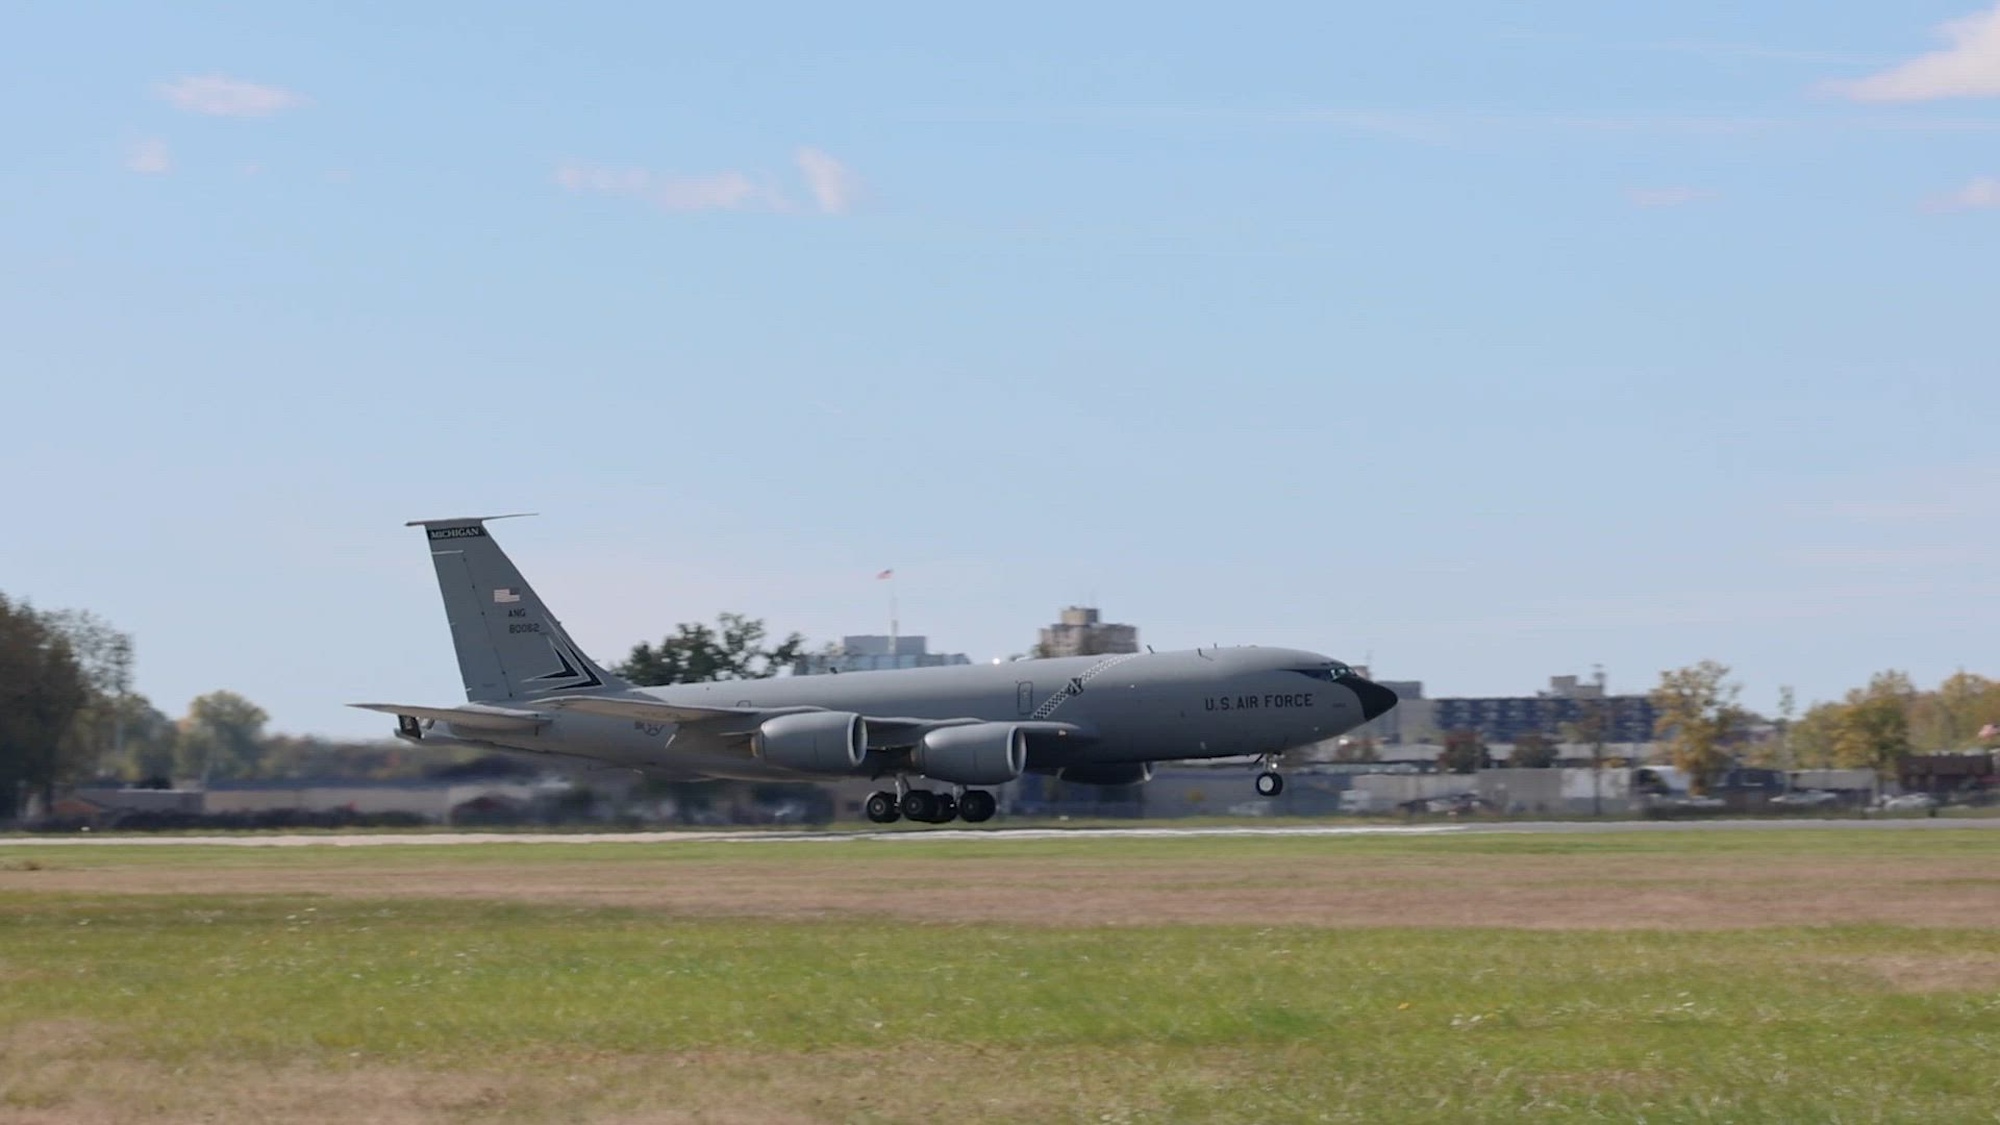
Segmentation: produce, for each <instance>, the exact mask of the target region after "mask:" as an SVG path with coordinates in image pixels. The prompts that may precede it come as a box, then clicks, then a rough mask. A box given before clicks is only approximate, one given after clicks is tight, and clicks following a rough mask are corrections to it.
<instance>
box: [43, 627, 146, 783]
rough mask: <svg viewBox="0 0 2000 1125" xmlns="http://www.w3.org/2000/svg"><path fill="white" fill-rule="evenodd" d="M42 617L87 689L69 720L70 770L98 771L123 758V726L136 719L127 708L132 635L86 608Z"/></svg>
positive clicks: (130, 703) (66, 750)
mask: <svg viewBox="0 0 2000 1125" xmlns="http://www.w3.org/2000/svg"><path fill="white" fill-rule="evenodd" d="M43 620H44V621H46V622H47V624H48V626H49V628H51V629H53V630H54V631H55V632H57V633H59V634H61V636H62V637H63V639H64V640H66V641H68V642H69V647H70V651H71V652H73V653H75V654H76V661H77V666H78V668H79V669H80V670H81V671H82V672H83V677H84V682H85V684H86V685H87V686H88V688H89V695H88V697H87V698H86V699H85V701H84V705H83V707H82V708H80V709H79V710H78V712H77V715H76V719H75V721H74V722H73V723H72V724H71V727H70V731H69V735H68V741H67V744H66V745H65V748H64V753H65V757H67V758H68V759H69V761H70V762H71V763H72V765H73V769H72V772H74V773H76V774H79V775H94V774H97V773H100V772H102V770H103V769H104V768H105V766H106V765H109V764H112V763H113V762H114V761H115V760H117V759H121V758H122V757H123V752H124V742H125V734H126V728H127V726H128V725H129V724H130V723H131V722H132V721H133V720H134V719H136V718H139V716H138V715H137V714H135V712H134V709H133V703H134V699H133V695H132V638H131V637H130V636H129V635H127V634H125V633H123V632H120V631H119V630H117V629H115V628H113V627H112V626H111V623H110V622H108V621H106V620H104V619H103V618H102V617H99V616H97V615H96V614H94V613H92V612H90V611H89V610H82V609H65V610H58V611H57V612H55V613H51V614H47V615H46V616H45V617H44V618H43Z"/></svg>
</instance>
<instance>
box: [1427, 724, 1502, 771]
mask: <svg viewBox="0 0 2000 1125" xmlns="http://www.w3.org/2000/svg"><path fill="white" fill-rule="evenodd" d="M1437 764H1438V769H1440V770H1443V771H1444V772H1445V773H1473V772H1475V771H1477V770H1483V769H1486V768H1488V767H1490V766H1492V765H1493V759H1492V757H1491V756H1490V755H1488V754H1487V753H1486V742H1485V740H1484V739H1482V738H1480V737H1479V732H1478V731H1476V730H1454V731H1447V732H1446V733H1445V736H1444V748H1443V749H1442V750H1440V751H1439V752H1438V760H1437Z"/></svg>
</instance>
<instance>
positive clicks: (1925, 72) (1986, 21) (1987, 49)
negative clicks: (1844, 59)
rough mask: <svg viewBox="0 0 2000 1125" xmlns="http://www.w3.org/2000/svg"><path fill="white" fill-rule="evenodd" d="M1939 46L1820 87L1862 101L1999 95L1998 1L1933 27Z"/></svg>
mask: <svg viewBox="0 0 2000 1125" xmlns="http://www.w3.org/2000/svg"><path fill="white" fill-rule="evenodd" d="M1938 30H1939V33H1940V34H1942V35H1943V36H1944V38H1945V40H1946V41H1947V43H1948V46H1946V47H1945V48H1944V49H1943V50H1939V51H1933V52H1931V53H1930V54H1927V55H1919V56H1917V57H1916V58H1914V59H1911V60H1910V61H1908V62H1906V63H1902V64H1900V65H1897V66H1893V67H1890V68H1889V69H1888V70H1885V71H1882V72H1881V73H1879V74H1873V75H1870V76H1868V77H1867V78H1862V79H1858V80H1855V81H1851V82H1831V83H1827V84H1826V87H1825V88H1826V89H1827V90H1829V91H1830V92H1832V93H1836V94H1841V95H1844V96H1846V97H1850V98H1853V99H1854V100H1856V101H1862V102H1925V101H1934V100H1937V99H1939V98H1981V97H2000V4H1996V5H1995V6H1994V8H1993V10H1992V11H1990V12H1982V13H1979V14H1977V15H1971V16H1965V17H1963V18H1961V19H1956V20H1952V21H1951V22H1949V23H1947V24H1945V25H1944V26H1942V27H1941V28H1939V29H1938Z"/></svg>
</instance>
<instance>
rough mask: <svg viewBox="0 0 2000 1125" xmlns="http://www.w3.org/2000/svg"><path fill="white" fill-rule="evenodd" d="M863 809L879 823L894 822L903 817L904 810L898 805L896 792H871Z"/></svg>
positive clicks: (871, 818)
mask: <svg viewBox="0 0 2000 1125" xmlns="http://www.w3.org/2000/svg"><path fill="white" fill-rule="evenodd" d="M862 810H863V811H864V812H866V813H867V814H868V819H869V820H872V821H874V822H875V823H877V824H894V823H896V822H897V821H899V820H901V819H903V810H902V809H901V808H900V807H899V806H898V805H897V802H896V795H895V794H894V793H870V794H869V795H868V803H867V804H866V805H863V806H862Z"/></svg>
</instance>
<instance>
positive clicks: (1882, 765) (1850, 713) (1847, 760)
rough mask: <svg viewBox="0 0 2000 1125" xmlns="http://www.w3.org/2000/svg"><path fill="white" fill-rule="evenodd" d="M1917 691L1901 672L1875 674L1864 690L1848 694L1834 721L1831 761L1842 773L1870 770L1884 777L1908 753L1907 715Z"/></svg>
mask: <svg viewBox="0 0 2000 1125" xmlns="http://www.w3.org/2000/svg"><path fill="white" fill-rule="evenodd" d="M1916 698H1917V691H1916V688H1915V687H1914V686H1912V685H1911V683H1910V677H1909V676H1907V675H1904V674H1903V673H1901V672H1878V673H1876V674H1875V675H1874V676H1872V677H1870V678H1869V680H1868V686H1867V687H1865V688H1856V689H1855V690H1853V691H1850V692H1848V693H1847V699H1846V701H1845V702H1844V703H1843V704H1842V705H1841V707H1840V710H1839V711H1838V712H1837V717H1836V718H1835V720H1834V728H1833V761H1834V764H1835V765H1837V766H1839V767H1840V768H1842V769H1856V770H1859V769H1870V770H1874V771H1875V772H1876V773H1878V774H1881V775H1882V776H1884V777H1888V776H1890V775H1891V774H1893V773H1895V772H1896V759H1898V758H1900V757H1901V756H1903V755H1904V754H1907V753H1909V752H1910V711H1911V709H1912V706H1913V704H1914V703H1915V701H1916Z"/></svg>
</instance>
